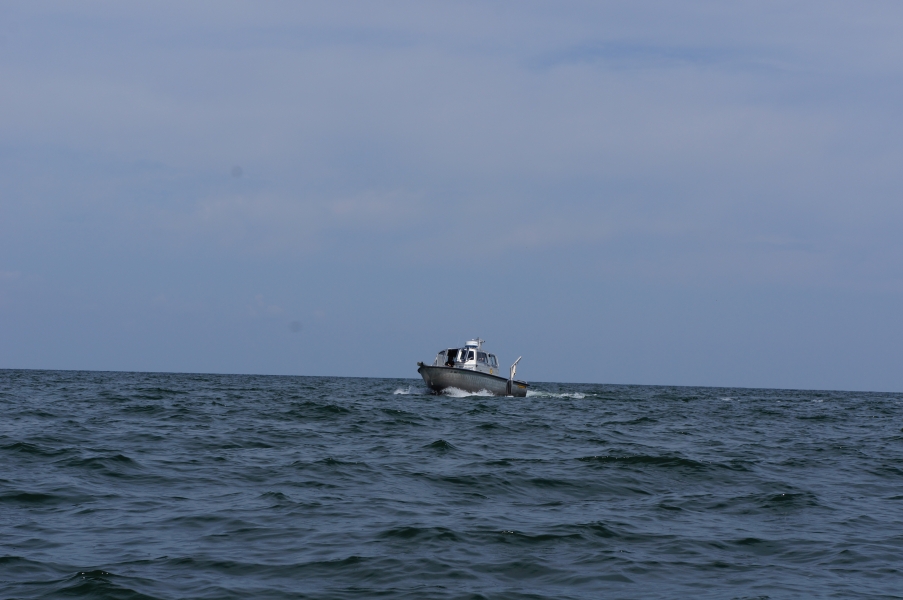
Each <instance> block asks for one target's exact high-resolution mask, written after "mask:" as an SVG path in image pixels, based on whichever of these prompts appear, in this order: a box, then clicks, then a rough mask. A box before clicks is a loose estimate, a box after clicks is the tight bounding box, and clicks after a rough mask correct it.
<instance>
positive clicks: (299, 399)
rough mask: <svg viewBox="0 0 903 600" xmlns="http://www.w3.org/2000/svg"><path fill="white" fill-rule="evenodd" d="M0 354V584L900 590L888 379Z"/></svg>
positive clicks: (639, 593) (722, 594) (33, 594)
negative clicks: (435, 384)
mask: <svg viewBox="0 0 903 600" xmlns="http://www.w3.org/2000/svg"><path fill="white" fill-rule="evenodd" d="M535 388H536V389H537V390H539V392H540V393H538V394H535V395H531V396H530V397H527V398H524V399H512V398H493V397H474V396H471V397H463V398H457V397H444V396H432V395H428V394H426V393H425V392H424V391H423V389H422V387H421V385H420V384H419V383H418V382H417V381H414V380H388V379H350V378H311V377H258V376H225V375H169V374H143V373H96V372H60V371H9V370H7V371H0V409H2V420H0V596H2V597H3V598H81V597H90V598H372V597H377V596H378V597H383V598H678V597H696V598H766V597H767V598H809V597H818V598H831V597H835V598H903V573H901V569H903V432H901V426H903V419H901V410H903V395H898V394H878V393H849V392H802V391H778V390H747V389H715V388H686V387H680V388H677V387H674V388H669V387H642V386H609V385H564V384H535Z"/></svg>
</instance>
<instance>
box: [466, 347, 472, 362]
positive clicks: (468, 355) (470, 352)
mask: <svg viewBox="0 0 903 600" xmlns="http://www.w3.org/2000/svg"><path fill="white" fill-rule="evenodd" d="M464 360H465V361H467V360H473V350H468V351H467V358H465V359H464Z"/></svg>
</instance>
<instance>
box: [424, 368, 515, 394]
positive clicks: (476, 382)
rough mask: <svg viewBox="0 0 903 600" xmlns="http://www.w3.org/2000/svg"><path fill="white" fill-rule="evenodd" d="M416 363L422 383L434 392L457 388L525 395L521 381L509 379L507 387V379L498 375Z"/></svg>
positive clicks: (466, 390) (474, 391)
mask: <svg viewBox="0 0 903 600" xmlns="http://www.w3.org/2000/svg"><path fill="white" fill-rule="evenodd" d="M417 365H418V368H417V372H418V373H420V376H421V377H423V381H424V383H426V385H427V386H428V387H429V388H430V389H431V390H433V391H434V392H442V390H445V389H447V388H457V389H459V390H463V391H465V392H471V393H474V394H475V393H478V392H482V391H486V392H489V393H490V394H493V395H495V396H519V397H523V396H526V395H527V384H526V383H525V382H523V381H517V380H514V381H511V384H510V387H509V384H508V382H509V380H508V379H505V378H504V377H499V376H498V375H490V374H489V373H480V372H479V371H470V370H468V369H458V368H455V367H433V366H429V365H425V364H423V363H417Z"/></svg>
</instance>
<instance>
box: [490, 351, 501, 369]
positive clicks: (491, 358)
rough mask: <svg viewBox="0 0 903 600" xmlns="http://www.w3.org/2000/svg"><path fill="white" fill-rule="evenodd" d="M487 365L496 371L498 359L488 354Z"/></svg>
mask: <svg viewBox="0 0 903 600" xmlns="http://www.w3.org/2000/svg"><path fill="white" fill-rule="evenodd" d="M489 364H490V365H491V366H493V367H495V368H496V369H498V367H499V361H498V359H497V358H496V357H495V354H490V355H489Z"/></svg>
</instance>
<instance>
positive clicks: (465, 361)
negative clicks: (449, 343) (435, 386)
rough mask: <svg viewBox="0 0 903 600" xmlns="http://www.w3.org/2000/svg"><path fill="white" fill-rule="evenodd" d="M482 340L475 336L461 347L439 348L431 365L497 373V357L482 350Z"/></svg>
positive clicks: (491, 373)
mask: <svg viewBox="0 0 903 600" xmlns="http://www.w3.org/2000/svg"><path fill="white" fill-rule="evenodd" d="M483 341H484V340H481V339H479V338H477V339H475V340H469V341H468V342H467V343H466V344H464V347H463V348H448V349H446V350H440V351H439V354H437V355H436V360H434V361H433V366H436V367H453V368H456V369H468V370H470V371H479V372H481V373H489V374H490V375H498V374H499V359H498V358H497V357H496V356H495V354H489V353H488V352H484V351H483Z"/></svg>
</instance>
